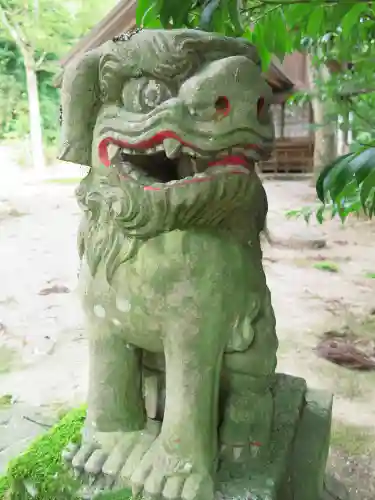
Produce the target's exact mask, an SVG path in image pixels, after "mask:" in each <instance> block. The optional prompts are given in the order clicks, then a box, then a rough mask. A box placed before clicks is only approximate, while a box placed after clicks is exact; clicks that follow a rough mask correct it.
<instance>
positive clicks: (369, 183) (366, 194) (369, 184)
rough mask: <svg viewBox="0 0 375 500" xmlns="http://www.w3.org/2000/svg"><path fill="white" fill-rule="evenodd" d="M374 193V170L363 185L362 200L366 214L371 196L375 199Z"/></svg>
mask: <svg viewBox="0 0 375 500" xmlns="http://www.w3.org/2000/svg"><path fill="white" fill-rule="evenodd" d="M374 191H375V170H373V171H372V172H371V173H370V175H369V176H368V177H366V179H365V180H364V181H363V182H362V184H361V189H360V199H361V203H362V206H363V208H364V209H365V212H366V204H367V202H368V199H369V198H370V194H372V197H373V196H374ZM371 201H372V198H371Z"/></svg>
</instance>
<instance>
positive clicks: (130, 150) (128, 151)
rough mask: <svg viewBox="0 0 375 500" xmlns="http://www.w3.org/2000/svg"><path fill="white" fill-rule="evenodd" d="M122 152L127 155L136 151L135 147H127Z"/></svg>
mask: <svg viewBox="0 0 375 500" xmlns="http://www.w3.org/2000/svg"><path fill="white" fill-rule="evenodd" d="M121 152H122V153H124V154H125V155H131V154H134V153H135V151H134V149H126V148H123V149H122V150H121Z"/></svg>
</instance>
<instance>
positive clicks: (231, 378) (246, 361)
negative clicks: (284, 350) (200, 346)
mask: <svg viewBox="0 0 375 500" xmlns="http://www.w3.org/2000/svg"><path fill="white" fill-rule="evenodd" d="M252 326H253V329H254V333H255V335H254V341H253V343H252V345H251V346H250V347H249V348H248V349H247V350H246V351H245V352H234V353H227V354H225V356H224V372H223V377H224V384H225V386H226V392H227V397H226V400H225V409H224V419H223V423H222V425H221V428H220V441H221V445H222V454H223V455H224V456H226V457H228V458H230V459H231V460H233V459H234V460H235V461H236V460H241V456H242V455H244V458H245V456H246V455H248V454H249V453H250V454H251V455H258V454H259V453H262V454H263V450H267V449H268V445H269V439H270V433H271V427H272V421H273V409H274V404H273V396H272V393H271V386H272V383H273V380H274V372H275V368H276V351H277V347H278V340H277V337H276V331H275V317H274V312H273V309H272V304H271V297H270V292H269V290H268V289H267V291H266V294H265V298H264V300H263V304H262V308H261V310H260V313H259V315H258V316H257V318H256V319H255V321H254V323H253V325H252ZM244 450H246V453H243V451H244Z"/></svg>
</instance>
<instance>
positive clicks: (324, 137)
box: [307, 56, 337, 179]
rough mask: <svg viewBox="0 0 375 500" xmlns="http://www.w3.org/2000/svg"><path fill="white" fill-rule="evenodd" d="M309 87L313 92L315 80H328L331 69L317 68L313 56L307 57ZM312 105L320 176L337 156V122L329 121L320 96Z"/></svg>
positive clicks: (316, 174) (315, 172)
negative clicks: (313, 62)
mask: <svg viewBox="0 0 375 500" xmlns="http://www.w3.org/2000/svg"><path fill="white" fill-rule="evenodd" d="M307 63H308V76H309V87H310V90H311V91H312V92H314V89H315V83H314V82H315V81H316V80H317V79H318V78H319V79H320V80H325V81H327V80H328V79H329V71H328V69H327V68H326V67H325V66H323V65H322V66H321V67H320V68H315V67H314V66H313V64H312V61H311V56H308V57H307ZM311 105H312V109H313V114H314V125H315V126H316V127H317V128H316V129H315V141H314V142H315V146H314V178H315V179H316V178H317V177H318V176H319V173H320V171H321V170H322V168H323V167H324V166H325V165H327V164H328V163H330V162H332V161H333V160H334V159H335V158H336V151H337V146H336V123H334V122H332V121H331V122H328V121H327V116H326V112H325V103H324V102H322V101H320V100H319V98H317V97H313V98H312V100H311Z"/></svg>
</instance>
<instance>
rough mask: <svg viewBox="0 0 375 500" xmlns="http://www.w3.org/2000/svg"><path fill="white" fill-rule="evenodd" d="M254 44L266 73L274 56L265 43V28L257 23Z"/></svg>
mask: <svg viewBox="0 0 375 500" xmlns="http://www.w3.org/2000/svg"><path fill="white" fill-rule="evenodd" d="M253 43H254V44H255V45H256V47H257V49H258V53H259V57H260V59H261V62H262V71H263V72H265V71H267V69H268V68H269V65H270V63H271V59H272V54H271V53H270V51H269V50H268V47H267V44H266V43H265V38H264V26H263V25H262V24H260V23H257V24H256V25H255V27H254V30H253Z"/></svg>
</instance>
